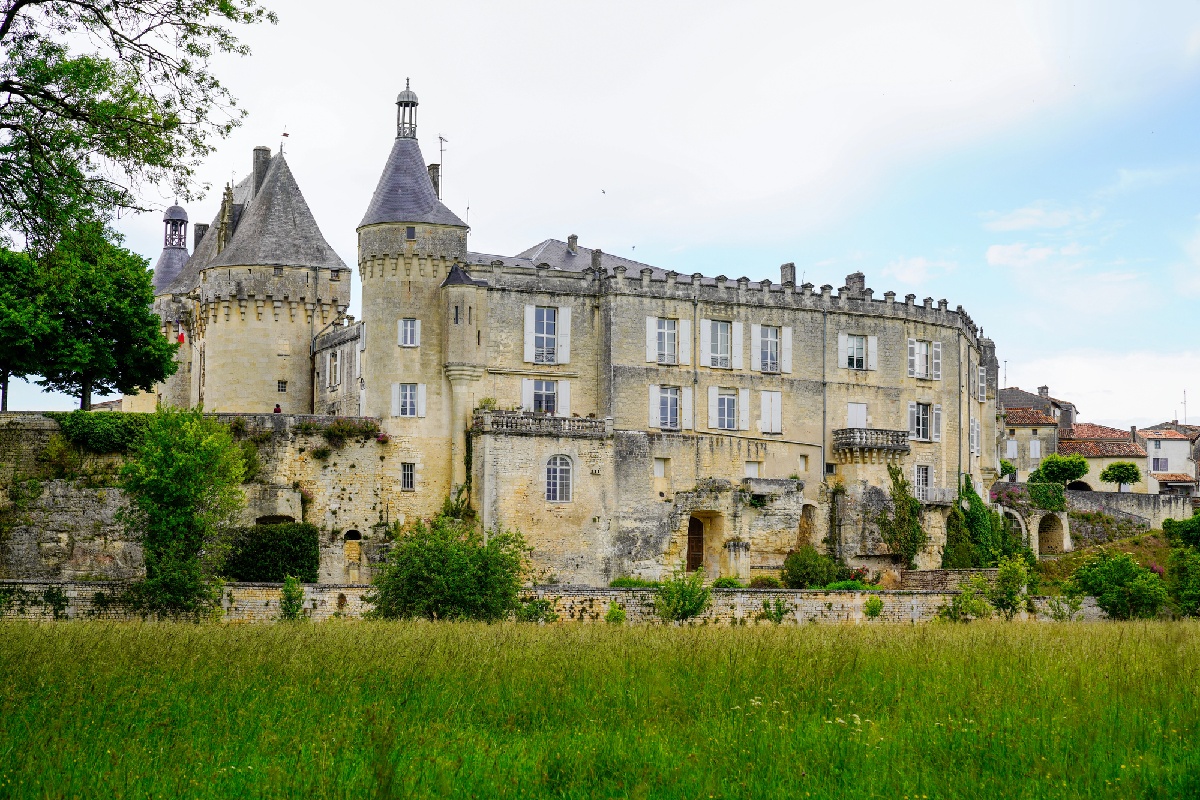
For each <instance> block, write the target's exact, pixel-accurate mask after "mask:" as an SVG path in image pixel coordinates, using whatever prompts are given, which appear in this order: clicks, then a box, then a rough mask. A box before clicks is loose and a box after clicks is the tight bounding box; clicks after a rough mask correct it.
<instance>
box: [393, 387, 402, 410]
mask: <svg viewBox="0 0 1200 800" xmlns="http://www.w3.org/2000/svg"><path fill="white" fill-rule="evenodd" d="M392 416H393V417H398V416H400V384H398V383H393V384H392Z"/></svg>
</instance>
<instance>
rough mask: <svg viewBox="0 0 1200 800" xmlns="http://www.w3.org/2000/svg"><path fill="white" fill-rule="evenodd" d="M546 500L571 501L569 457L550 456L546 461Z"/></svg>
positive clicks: (556, 501)
mask: <svg viewBox="0 0 1200 800" xmlns="http://www.w3.org/2000/svg"><path fill="white" fill-rule="evenodd" d="M546 501H547V502H550V503H569V502H571V459H570V458H568V457H567V456H552V457H551V458H550V460H549V461H547V462H546Z"/></svg>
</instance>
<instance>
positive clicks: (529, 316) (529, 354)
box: [525, 306, 537, 364]
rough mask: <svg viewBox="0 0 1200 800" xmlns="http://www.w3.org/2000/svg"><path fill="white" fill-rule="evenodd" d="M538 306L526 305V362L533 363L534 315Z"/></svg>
mask: <svg viewBox="0 0 1200 800" xmlns="http://www.w3.org/2000/svg"><path fill="white" fill-rule="evenodd" d="M536 308H537V307H536V306H525V363H526V364H532V363H533V317H534V313H535V310H536Z"/></svg>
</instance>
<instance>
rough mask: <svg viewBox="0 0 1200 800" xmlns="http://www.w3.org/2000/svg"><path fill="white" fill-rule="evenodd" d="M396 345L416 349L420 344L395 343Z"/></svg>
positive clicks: (406, 348)
mask: <svg viewBox="0 0 1200 800" xmlns="http://www.w3.org/2000/svg"><path fill="white" fill-rule="evenodd" d="M396 346H397V347H402V348H404V349H405V350H416V349H417V348H418V347H420V346H421V345H419V344H398V345H396Z"/></svg>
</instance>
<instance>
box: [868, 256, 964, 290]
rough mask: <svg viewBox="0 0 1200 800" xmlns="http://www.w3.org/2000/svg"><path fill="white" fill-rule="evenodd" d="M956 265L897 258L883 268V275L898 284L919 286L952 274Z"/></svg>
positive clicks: (916, 258)
mask: <svg viewBox="0 0 1200 800" xmlns="http://www.w3.org/2000/svg"><path fill="white" fill-rule="evenodd" d="M957 268H958V265H957V264H955V263H954V262H953V261H935V260H931V259H928V258H925V257H924V256H917V257H915V258H898V259H896V260H895V261H892V262H891V263H890V264H888V265H887V266H886V267H884V268H883V274H884V275H885V276H887V277H891V278H895V279H896V280H897V281H899V282H900V283H906V284H910V285H920V284H924V283H927V282H928V281H930V280H932V279H933V278H936V277H939V276H941V275H945V274H946V273H947V272H953V271H954V270H956V269H957Z"/></svg>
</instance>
